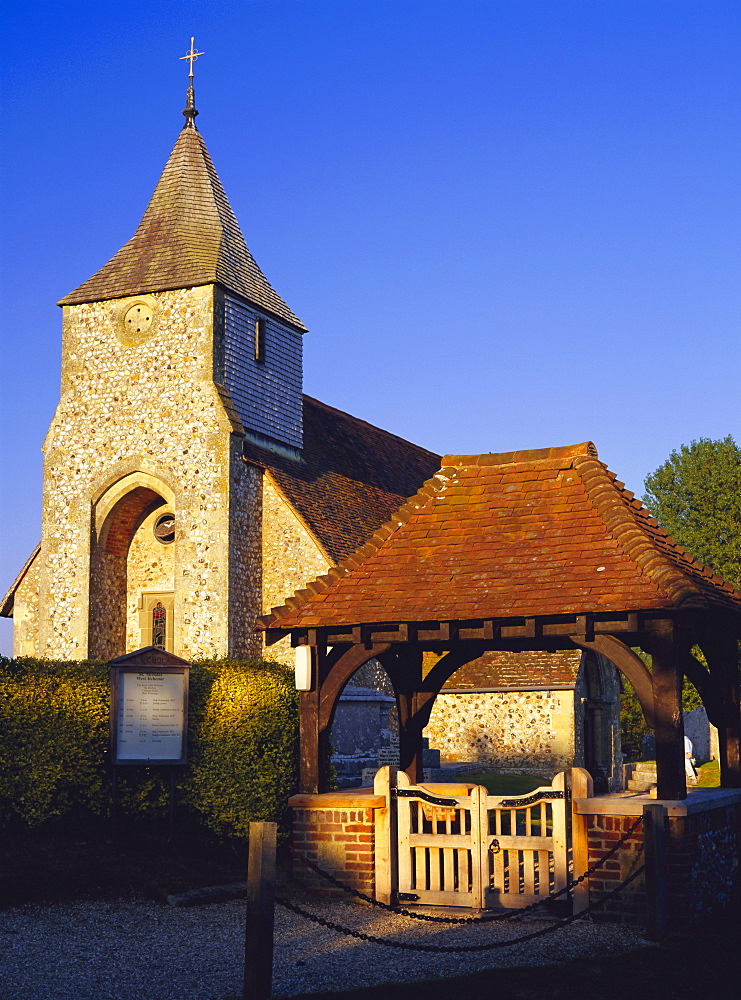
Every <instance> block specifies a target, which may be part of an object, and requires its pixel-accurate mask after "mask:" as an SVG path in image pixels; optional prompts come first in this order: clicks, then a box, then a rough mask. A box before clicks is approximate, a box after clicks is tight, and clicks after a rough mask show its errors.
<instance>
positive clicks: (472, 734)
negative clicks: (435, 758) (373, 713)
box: [425, 690, 574, 776]
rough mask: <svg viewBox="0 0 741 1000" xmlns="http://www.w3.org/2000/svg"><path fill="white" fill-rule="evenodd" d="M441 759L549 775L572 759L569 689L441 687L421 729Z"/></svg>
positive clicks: (571, 720)
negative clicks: (453, 689)
mask: <svg viewBox="0 0 741 1000" xmlns="http://www.w3.org/2000/svg"><path fill="white" fill-rule="evenodd" d="M425 736H426V737H428V738H429V741H430V746H431V747H434V748H435V749H436V750H439V751H440V753H441V756H442V757H443V758H444V759H447V760H458V761H476V762H480V763H481V764H485V765H486V766H487V767H492V768H494V769H495V770H497V771H521V772H525V773H534V774H542V775H544V776H552V775H553V774H555V773H556V772H558V771H562V770H563V769H564V768H568V767H571V766H572V765H573V763H574V692H573V691H571V690H567V691H471V692H456V693H452V692H451V693H446V692H444V691H443V692H441V694H439V695H438V697H437V699H436V700H435V704H434V706H433V709H432V714H431V716H430V721H429V723H428V725H427V727H426V729H425Z"/></svg>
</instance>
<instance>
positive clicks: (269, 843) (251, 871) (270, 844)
mask: <svg viewBox="0 0 741 1000" xmlns="http://www.w3.org/2000/svg"><path fill="white" fill-rule="evenodd" d="M277 832H278V825H277V823H250V846H249V858H248V862H247V930H246V938H245V949H244V1000H268V998H269V997H270V994H271V993H272V989H273V914H274V910H275V845H276V840H277Z"/></svg>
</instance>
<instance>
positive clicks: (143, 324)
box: [124, 302, 152, 336]
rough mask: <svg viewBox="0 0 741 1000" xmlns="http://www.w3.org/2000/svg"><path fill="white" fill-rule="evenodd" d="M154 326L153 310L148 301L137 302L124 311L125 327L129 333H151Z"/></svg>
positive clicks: (139, 334)
mask: <svg viewBox="0 0 741 1000" xmlns="http://www.w3.org/2000/svg"><path fill="white" fill-rule="evenodd" d="M151 328H152V310H151V308H150V307H149V306H148V305H147V303H146V302H135V303H134V305H133V306H130V307H129V308H128V309H127V310H126V312H125V313H124V329H125V330H126V331H127V332H128V333H133V334H137V335H138V336H141V335H142V334H145V333H149V331H150V330H151Z"/></svg>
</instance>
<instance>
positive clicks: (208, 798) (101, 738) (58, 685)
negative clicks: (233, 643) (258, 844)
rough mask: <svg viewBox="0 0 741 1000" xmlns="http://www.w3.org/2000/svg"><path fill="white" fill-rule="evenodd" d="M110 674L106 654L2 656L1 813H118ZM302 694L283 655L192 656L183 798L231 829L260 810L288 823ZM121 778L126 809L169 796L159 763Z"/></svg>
mask: <svg viewBox="0 0 741 1000" xmlns="http://www.w3.org/2000/svg"><path fill="white" fill-rule="evenodd" d="M108 678H109V672H108V667H107V666H106V664H105V663H100V662H96V661H82V662H79V661H72V662H59V661H48V660H36V659H31V658H22V659H16V660H8V659H5V658H0V825H3V826H5V827H8V826H15V827H18V826H20V827H22V828H29V829H30V828H33V827H38V826H40V825H42V824H43V823H45V822H47V821H49V820H52V819H55V818H58V817H64V816H68V817H73V818H74V817H80V818H84V816H86V815H90V814H93V815H97V816H105V815H108V814H109V813H110V808H111V770H110V766H109V763H110V758H109V679H108ZM297 704H298V703H297V695H296V691H295V689H294V686H293V678H292V674H291V672H290V671H289V670H288V668H286V667H285V666H283V665H281V664H278V663H271V662H268V661H264V660H256V659H255V660H247V661H236V660H221V661H202V662H199V663H194V664H193V667H192V669H191V673H190V706H189V728H188V764H187V766H186V767H185V768H183V769H182V771H181V772H180V773H179V778H178V802H179V803H180V804H181V805H182V806H184V807H185V808H187V809H188V810H189V811H190V812H191V813H192V814H193V815H194V816H195V817H196V818H197V819H198V820H199V822H200V823H201V824H203V825H204V826H206V827H208V828H209V829H211V830H213V831H214V832H216V833H217V834H219V835H220V836H224V837H231V836H243V835H244V834H245V833H246V831H247V828H248V825H249V823H250V821H251V820H277V821H278V822H280V823H281V824H283V823H284V821H285V818H286V800H287V798H288V796H289V795H290V794H291V793H292V792H293V791H294V790H295V788H296V780H297V760H298V753H297V743H298V708H297ZM120 788H121V804H122V809H123V811H124V812H126V813H129V814H133V815H143V814H147V813H157V812H160V811H162V810H163V809H164V808H165V806H166V802H167V790H166V782H165V780H164V778H163V774H162V771H161V770H159V769H158V768H133V769H131V770H128V769H126V770H125V772H122V778H121V781H120Z"/></svg>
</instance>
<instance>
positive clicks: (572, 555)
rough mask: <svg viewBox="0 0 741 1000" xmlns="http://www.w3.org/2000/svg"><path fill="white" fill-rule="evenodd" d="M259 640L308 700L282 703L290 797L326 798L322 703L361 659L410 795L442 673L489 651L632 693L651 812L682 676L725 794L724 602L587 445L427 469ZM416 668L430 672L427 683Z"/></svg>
mask: <svg viewBox="0 0 741 1000" xmlns="http://www.w3.org/2000/svg"><path fill="white" fill-rule="evenodd" d="M594 564H599V565H594ZM445 602H447V604H448V605H449V607H448V608H447V609H445V610H447V611H448V613H447V614H445V613H443V614H440V613H439V611H440V610H441V608H444V605H445ZM425 610H427V611H429V610H436V611H438V614H436V615H434V616H433V615H429V614H425V613H424V612H425ZM487 611H489V613H488V614H487V613H486V612H487ZM394 612H396V613H394ZM455 612H458V613H455ZM476 612H478V613H476ZM528 612H529V613H528ZM262 626H263V627H264V628H265V629H266V632H267V634H266V640H267V642H268V643H271V642H275V641H277V640H278V639H280V638H282V637H283V636H285V635H287V634H290V636H291V642H292V644H293V645H294V646H299V645H308V646H309V647H310V648H311V660H312V682H311V684H312V686H311V690H309V691H304V692H302V693H301V695H300V739H301V779H300V780H301V790H302V791H304V792H319V791H324V790H325V789H326V777H325V775H323V774H322V767H321V762H322V761H323V760H326V749H327V741H328V736H329V730H330V727H331V723H332V718H333V715H334V711H335V708H336V705H337V701H338V698H339V696H340V694H341V692H342V689H343V687H344V686H345V684H346V683H347V681H348V680H349V678H350V677H351V676H352V674H353V673H354V672H355V671H356V670H357V669H358V668H359V667H360V666H362V665H363V664H364V663H366V662H367V661H368V660H370V659H372V658H375V659H377V660H378V661H379V662H380V663H381V664H382V665H383V667H384V668H385V670H386V672H387V674H388V676H389V678H390V680H391V683H392V685H393V688H394V693H395V698H396V704H397V708H398V713H399V737H400V767H401V769H402V770H404V771H406V772H407V774H408V775H409V777H410V779H411V781H412V782H415V783H416V782H418V781H421V780H422V731H423V730H424V727H425V726H426V725H427V723H428V721H429V718H430V713H431V710H432V706H433V704H434V701H435V698H436V697H437V695H438V694H439V692H440V690H441V689H442V687H443V685H444V684H445V682H446V681H447V680H448V679H449V678H450V677H451V676H452V675H453V674H454V673H455V671H456V670H458V668H459V667H461V666H462V665H463V664H465V663H468V662H470V661H471V660H474V659H476V658H478V657H479V656H481V655H482V654H483V653H485V652H487V651H490V650H496V651H511V652H524V651H535V650H541V651H547V652H555V651H557V650H564V649H574V648H575V647H577V648H580V649H586V650H593V651H595V652H597V653H601V654H602V655H604V656H605V657H607V658H608V659H609V660H611V661H612V662H613V663H614V664H615V666H616V667H617V668H618V669H619V670H620V671H621V672H622V673H623V675H624V676H625V677H626V678H627V679H628V680H629V681H630V683H631V684H632V686H633V688H634V689H635V692H636V694H637V696H638V699H639V701H640V703H641V707H642V709H643V713H644V716H645V718H646V721H647V723H648V725H649V726H650V727H651V728H652V729H654V731H655V734H656V762H657V775H658V789H657V794H658V797H659V798H661V799H683V798H684V797H685V796H686V782H685V771H684V731H683V723H682V709H681V691H682V681H683V677H684V676H687V677H688V678H689V679H690V681H691V682H692V683H693V684H694V685H695V687H696V688H697V690H698V692H699V694H700V696H701V698H702V701H703V704H704V705H705V708H706V710H707V713H708V717H709V719H710V721H711V722H712V723H713V724H714V725H716V726H717V727H718V733H719V746H720V767H721V784H722V785H723V786H724V787H733V788H738V787H741V757H740V755H739V754H740V736H741V715H740V708H739V672H738V640H739V637H741V593H739V592H738V591H734V590H733V588H731V587H730V586H729V585H728V584H726V583H724V581H723V580H721V579H720V578H719V577H717V576H714V575H713V573H712V571H711V570H708V569H706V568H705V567H702V566H700V565H699V564H698V563H696V562H695V561H694V560H693V559H692V557H691V556H689V555H688V554H687V553H686V552H685V550H684V549H682V548H681V547H680V546H678V545H677V544H676V543H675V542H674V541H673V539H671V538H669V536H667V534H666V532H664V531H663V530H662V529H661V528H660V527H659V526H658V525H657V523H656V521H655V520H654V519H653V518H651V517H650V515H649V514H648V512H647V511H646V510H645V509H644V508H643V507H642V506H641V504H640V503H639V502H638V501H637V500H635V499H634V498H633V494H632V493H629V492H628V491H627V490H625V489H624V487H623V485H622V484H621V483H616V482H615V476H614V474H612V473H609V472H608V471H607V470H606V468H605V466H604V465H603V464H602V463H601V462H599V461H597V458H596V450H595V449H594V446H593V445H591V444H589V443H588V444H586V445H576V446H573V447H571V448H553V449H546V450H545V451H540V452H522V453H516V454H505V455H492V456H487V455H484V456H468V457H462V458H447V459H445V460H444V464H443V468H442V469H441V471H440V473H438V476H437V477H435V478H434V479H433V480H430V481H429V482H428V483H427V484H425V486H423V487H422V489H421V490H420V492H419V493H418V494H417V495H416V496H415V497H413V498H412V499H411V500H409V501H408V502H407V503H406V504H405V505H404V506H403V507H402V508H401V509H400V510H399V511H398V512H397V514H396V515H395V516H394V518H393V519H392V521H391V522H389V523H388V524H387V525H385V526H384V527H383V528H381V529H379V531H378V532H376V534H375V535H374V536H373V538H372V539H371V541H370V542H368V543H367V544H366V545H365V546H363V548H361V549H360V550H359V551H358V552H357V553H356V554H355V556H353V557H351V558H350V559H349V560H347V561H346V562H345V563H343V564H341V565H340V566H339V567H337V568H335V569H333V570H331V571H330V573H329V574H327V576H326V577H323V578H320V579H319V580H318V581H316V582H315V583H314V584H310V585H309V587H308V588H307V589H306V590H305V591H300V592H299V593H298V594H297V595H296V596H295V597H294V598H291V599H289V601H287V603H286V606H284V607H283V608H280V609H275V610H274V612H273V613H272V614H271V615H267V616H265V617H264V618H263V619H262ZM695 646H699V648H700V649H701V650H702V653H703V654H704V657H705V659H706V661H707V666H705V664H703V663H701V662H700V661H699V660H698V659H696V658H695V657H694V656H693V653H692V650H693V647H695ZM635 647H637V648H640V649H641V650H643V651H644V652H645V653H648V654H649V656H650V659H651V669H649V668H648V667H647V666H646V664H645V663H644V662H643V660H642V659H641V658H640V657H639V656H638V655H636V653H635V652H634V651H633V648H635ZM425 653H434V654H437V656H438V657H440V658H439V659H438V660H437V662H436V663H435V665H434V666H433V668H432V669H431V670H429V672H427V673H425V671H424V669H423V661H424V654H425Z"/></svg>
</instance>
